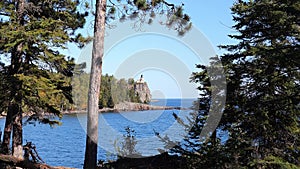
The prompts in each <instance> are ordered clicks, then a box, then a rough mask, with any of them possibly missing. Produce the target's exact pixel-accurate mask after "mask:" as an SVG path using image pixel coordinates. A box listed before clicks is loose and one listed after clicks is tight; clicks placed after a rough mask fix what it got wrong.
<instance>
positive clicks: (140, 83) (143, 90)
mask: <svg viewBox="0 0 300 169" xmlns="http://www.w3.org/2000/svg"><path fill="white" fill-rule="evenodd" d="M134 91H135V94H136V95H138V97H139V99H140V101H141V102H142V103H149V102H150V101H151V98H152V96H151V91H150V89H149V87H148V85H147V83H146V82H145V81H144V78H143V75H141V78H140V79H139V80H137V81H136V82H135V84H134Z"/></svg>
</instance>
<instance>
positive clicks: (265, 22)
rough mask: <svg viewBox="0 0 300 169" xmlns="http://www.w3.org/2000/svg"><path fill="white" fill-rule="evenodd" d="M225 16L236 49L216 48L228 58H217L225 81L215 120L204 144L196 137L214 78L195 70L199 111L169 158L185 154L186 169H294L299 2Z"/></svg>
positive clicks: (298, 134) (298, 131) (255, 6)
mask: <svg viewBox="0 0 300 169" xmlns="http://www.w3.org/2000/svg"><path fill="white" fill-rule="evenodd" d="M231 10H232V13H233V18H234V21H235V25H234V26H233V28H234V29H235V30H236V31H237V33H236V34H234V35H229V36H230V37H231V38H234V39H236V40H237V41H238V43H237V44H234V45H223V46H221V48H224V49H226V50H227V51H228V52H227V53H226V54H224V55H223V56H220V58H221V61H222V64H223V66H224V69H225V73H226V81H227V94H226V98H227V100H226V105H225V108H224V112H223V116H222V119H221V121H220V123H219V125H218V128H217V130H216V131H215V133H211V134H212V135H211V137H210V138H209V139H207V140H205V141H203V140H201V138H199V133H200V132H201V130H202V129H203V128H204V126H203V125H204V124H205V122H206V120H207V118H208V117H209V115H210V113H211V112H209V109H208V107H209V106H212V105H213V104H214V103H212V101H213V98H211V96H212V95H211V93H210V91H211V89H212V88H213V87H214V86H212V85H211V84H210V82H211V80H213V79H215V78H217V76H214V75H210V74H208V73H207V70H209V69H210V68H211V66H210V65H198V68H200V69H201V70H200V71H199V72H197V73H195V74H194V75H193V78H192V79H193V81H195V82H197V83H199V90H200V91H201V93H202V94H201V96H200V99H199V101H198V104H199V109H197V110H198V111H197V113H196V114H195V115H194V119H193V120H195V121H192V122H193V123H191V124H193V127H192V130H191V131H190V134H189V136H188V138H187V139H186V140H185V141H184V142H183V143H182V145H180V146H179V147H175V152H180V153H182V154H185V155H187V157H188V158H187V159H188V167H189V168H193V166H195V165H198V166H201V167H209V168H212V167H213V168H299V166H300V159H299V157H300V154H299V153H300V140H299V138H300V121H299V120H300V104H299V103H300V95H299V93H300V88H299V86H300V85H299V82H300V68H299V66H300V64H299V63H300V55H299V54H300V51H299V47H300V43H299V38H300V37H299V33H300V29H299V28H300V17H299V13H300V2H299V1H292V0H287V1H279V0H272V1H271V0H251V1H242V0H239V1H237V2H236V3H235V4H234V5H233V7H232V8H231ZM215 62H216V61H215V59H213V60H212V63H215ZM212 65H213V64H212ZM224 133H225V137H224V135H223V136H222V134H224Z"/></svg>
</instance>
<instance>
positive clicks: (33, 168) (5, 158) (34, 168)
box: [0, 154, 73, 169]
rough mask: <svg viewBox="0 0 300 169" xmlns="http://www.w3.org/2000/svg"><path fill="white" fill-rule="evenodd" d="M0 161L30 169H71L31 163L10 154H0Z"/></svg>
mask: <svg viewBox="0 0 300 169" xmlns="http://www.w3.org/2000/svg"><path fill="white" fill-rule="evenodd" d="M0 162H3V163H6V164H9V165H12V166H16V167H21V168H30V169H73V168H68V167H52V166H49V165H47V164H40V163H33V162H31V161H28V160H23V159H19V158H17V157H14V156H11V155H4V154H0Z"/></svg>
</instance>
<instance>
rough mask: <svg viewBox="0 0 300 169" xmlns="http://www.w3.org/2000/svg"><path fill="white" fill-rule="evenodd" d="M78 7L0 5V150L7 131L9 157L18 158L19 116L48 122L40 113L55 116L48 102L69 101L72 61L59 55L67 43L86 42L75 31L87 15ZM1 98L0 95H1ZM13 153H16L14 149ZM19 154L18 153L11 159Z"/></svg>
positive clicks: (56, 109) (20, 1)
mask: <svg viewBox="0 0 300 169" xmlns="http://www.w3.org/2000/svg"><path fill="white" fill-rule="evenodd" d="M78 6H79V2H78V1H73V0H67V1H37V0H26V1H25V0H17V1H8V0H7V1H6V0H5V1H1V2H0V56H1V61H2V62H3V65H2V66H1V69H0V71H1V76H3V77H4V78H3V80H2V79H1V87H3V86H2V85H4V87H5V91H6V92H5V93H4V95H2V96H1V97H2V98H1V102H2V104H1V109H2V111H3V110H4V111H5V112H7V117H6V124H5V133H4V142H3V144H2V148H3V149H2V150H3V152H4V153H8V149H9V144H10V135H11V130H12V131H13V154H17V155H16V156H17V157H20V158H22V113H23V112H24V111H28V112H29V111H30V112H32V116H31V119H33V120H40V121H41V122H50V124H52V123H51V121H49V120H47V119H45V118H44V117H42V116H41V115H42V113H43V112H47V113H54V114H56V115H58V116H59V117H61V116H60V106H59V105H60V104H57V100H53V98H55V99H57V98H61V99H63V98H67V99H68V100H70V101H72V99H71V85H70V80H67V77H70V76H72V69H73V67H74V60H73V59H72V58H71V57H67V56H65V55H63V54H62V53H61V51H62V49H66V48H67V45H68V43H76V44H77V45H78V46H79V47H82V46H83V45H84V43H85V42H86V41H87V39H86V38H84V37H83V36H82V35H81V34H80V33H78V31H77V30H78V29H80V28H82V27H83V26H84V24H85V17H86V16H87V14H88V13H86V12H83V13H81V12H79V11H78ZM1 92H2V91H1ZM16 147H18V148H16ZM16 152H18V153H16Z"/></svg>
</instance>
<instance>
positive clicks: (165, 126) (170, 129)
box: [0, 99, 193, 168]
mask: <svg viewBox="0 0 300 169" xmlns="http://www.w3.org/2000/svg"><path fill="white" fill-rule="evenodd" d="M192 102H193V100H192V99H183V100H181V99H167V100H165V99H161V100H157V101H155V102H153V103H151V104H153V105H163V106H164V105H166V106H181V107H185V108H189V107H191V106H192ZM189 112H190V110H184V111H179V110H167V111H141V112H124V113H102V114H99V146H98V159H102V160H109V159H113V158H114V157H115V156H114V155H113V154H115V153H117V152H118V151H122V143H124V134H126V132H125V128H126V127H127V126H129V127H130V128H131V129H133V130H135V133H134V134H135V137H136V140H137V145H136V150H137V152H139V153H141V154H143V155H145V156H150V155H155V154H158V153H159V152H158V149H164V144H163V143H161V141H159V139H158V138H157V137H156V136H155V134H154V131H156V132H159V133H160V135H162V136H165V135H167V136H168V137H170V138H171V139H172V140H175V141H180V140H181V139H182V137H183V136H184V135H185V131H184V128H183V127H182V126H180V125H178V123H177V122H176V121H175V120H174V117H173V116H172V113H176V114H177V115H179V116H180V117H181V118H183V119H185V117H186V116H188V114H189ZM61 121H62V125H61V126H56V127H53V128H51V127H50V126H48V125H42V124H36V125H35V126H34V125H30V124H28V125H25V126H24V130H23V133H24V144H25V143H26V140H27V141H31V142H33V143H34V144H35V145H36V148H37V151H38V153H39V155H40V156H41V157H42V159H43V160H44V161H45V162H46V163H48V164H50V165H53V166H68V167H76V168H82V166H83V160H84V150H85V137H86V135H85V128H86V115H85V114H79V115H65V116H64V117H63V119H62V120H61ZM4 122H5V119H0V125H2V126H3V127H2V129H3V128H4Z"/></svg>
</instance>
